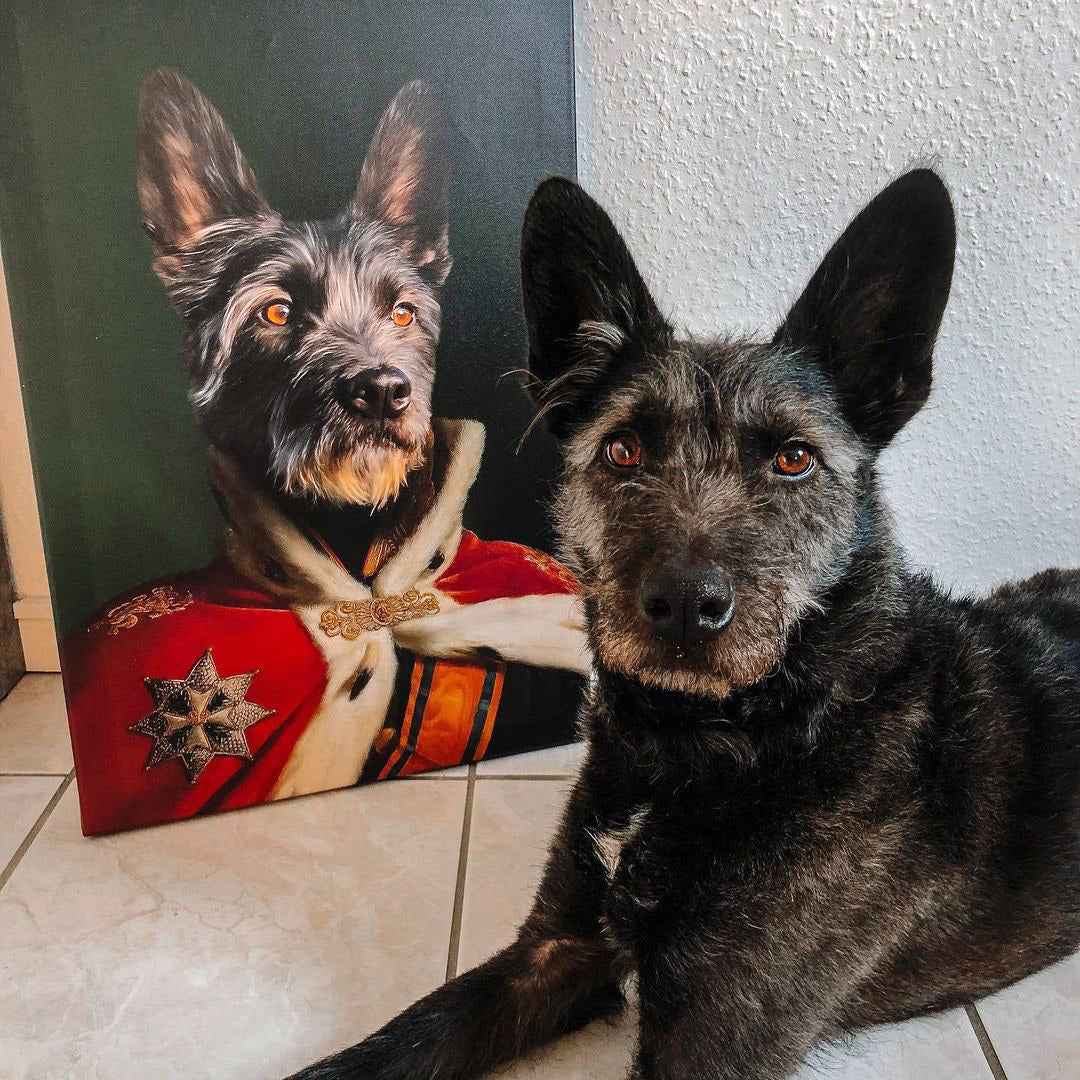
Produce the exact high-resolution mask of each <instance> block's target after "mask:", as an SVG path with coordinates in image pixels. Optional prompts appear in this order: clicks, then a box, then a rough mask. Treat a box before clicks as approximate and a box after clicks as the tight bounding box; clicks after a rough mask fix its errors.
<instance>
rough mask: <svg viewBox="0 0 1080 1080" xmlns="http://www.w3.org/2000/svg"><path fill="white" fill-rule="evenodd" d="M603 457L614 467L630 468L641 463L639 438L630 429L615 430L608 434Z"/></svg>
mask: <svg viewBox="0 0 1080 1080" xmlns="http://www.w3.org/2000/svg"><path fill="white" fill-rule="evenodd" d="M604 457H605V458H606V459H607V462H608V464H609V465H614V466H615V468H616V469H632V468H633V467H634V466H635V465H639V464H640V463H641V440H640V439H639V438H638V437H637V436H636V435H635V434H634V433H633V432H632V431H617V432H616V433H615V434H614V435H609V436H608V441H607V442H606V443H605V444H604Z"/></svg>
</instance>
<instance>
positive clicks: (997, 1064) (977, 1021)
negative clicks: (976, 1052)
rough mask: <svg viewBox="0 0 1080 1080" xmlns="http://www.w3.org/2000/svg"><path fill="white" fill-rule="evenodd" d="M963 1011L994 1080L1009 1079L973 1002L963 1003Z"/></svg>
mask: <svg viewBox="0 0 1080 1080" xmlns="http://www.w3.org/2000/svg"><path fill="white" fill-rule="evenodd" d="M964 1012H966V1013H967V1018H968V1020H969V1021H970V1022H971V1026H972V1027H973V1028H974V1029H975V1038H976V1039H978V1040H979V1046H980V1047H982V1052H983V1057H985V1058H986V1064H987V1065H989V1066H990V1071H991V1072H992V1073H993V1074H994V1080H1009V1078H1008V1076H1006V1074H1005V1069H1004V1068H1003V1067H1002V1065H1001V1058H999V1057H998V1056H997V1051H996V1050H995V1049H994V1044H993V1043H992V1042H991V1041H990V1033H989V1032H988V1031H987V1030H986V1025H985V1024H984V1023H983V1020H982V1017H981V1016H980V1015H979V1010H978V1009H977V1008H976V1007H975V1004H974V1002H972V1003H971V1004H970V1005H965V1006H964Z"/></svg>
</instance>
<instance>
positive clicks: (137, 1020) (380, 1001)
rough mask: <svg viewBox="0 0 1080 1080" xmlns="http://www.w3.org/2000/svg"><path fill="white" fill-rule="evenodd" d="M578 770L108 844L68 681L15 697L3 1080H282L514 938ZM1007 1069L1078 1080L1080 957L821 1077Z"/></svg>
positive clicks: (379, 788) (845, 1060) (469, 775)
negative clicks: (82, 794)
mask: <svg viewBox="0 0 1080 1080" xmlns="http://www.w3.org/2000/svg"><path fill="white" fill-rule="evenodd" d="M579 759H580V751H579V750H577V749H575V748H565V749H560V750H553V751H545V752H543V753H540V754H529V755H522V756H521V757H518V758H509V759H504V760H502V761H498V762H488V763H484V764H482V765H480V766H478V767H477V768H475V769H472V770H469V769H458V770H451V771H450V772H448V773H444V774H440V775H439V776H438V777H434V778H430V779H429V778H423V779H415V780H404V781H397V782H393V783H388V784H381V785H376V786H374V787H368V788H362V789H361V788H357V789H352V790H349V791H342V792H336V793H332V794H327V795H319V796H312V797H310V798H306V799H297V800H293V801H291V802H287V803H280V804H277V805H272V806H265V807H259V808H256V809H253V810H247V811H241V812H238V813H233V814H226V815H222V816H219V817H213V818H206V819H202V820H199V821H191V822H185V823H182V824H177V825H169V826H164V827H161V828H157V829H146V830H143V831H141V832H135V833H127V834H124V835H122V836H116V837H106V838H100V839H95V840H86V839H84V838H83V837H82V836H81V835H80V833H79V827H78V814H77V799H76V791H75V786H74V782H73V779H72V773H71V768H72V763H71V754H70V751H69V749H68V747H67V741H66V733H65V726H64V716H63V704H62V697H61V693H60V686H59V680H58V679H57V678H55V677H52V676H30V677H28V678H26V679H24V680H23V681H22V682H21V683H20V684H19V686H18V687H17V688H16V689H15V690H14V691H13V693H12V694H11V695H10V696H9V697H8V699H7V700H6V701H4V702H3V703H0V868H2V869H0V1077H3V1078H5V1080H6V1078H9V1077H10V1078H16V1077H18V1078H24V1077H25V1078H33V1080H46V1078H49V1080H51V1078H63V1080H67V1078H78V1080H82V1078H93V1080H97V1078H108V1080H145V1078H147V1077H153V1078H154V1080H167V1078H172V1077H177V1078H179V1077H183V1078H185V1080H199V1078H203V1077H213V1078H218V1077H220V1078H229V1080H233V1078H243V1080H264V1078H265V1080H273V1078H275V1077H280V1076H282V1075H284V1074H285V1073H287V1072H289V1071H290V1070H292V1069H293V1068H295V1067H297V1066H299V1065H301V1064H303V1063H305V1062H307V1061H309V1060H310V1059H312V1058H314V1057H317V1056H319V1055H321V1054H322V1053H324V1052H326V1051H327V1050H330V1049H332V1048H334V1047H336V1046H338V1045H341V1044H344V1043H345V1042H349V1041H352V1040H354V1039H356V1038H358V1037H359V1036H361V1035H363V1034H364V1033H365V1032H367V1031H370V1030H372V1029H373V1028H374V1027H376V1026H378V1025H379V1024H380V1023H382V1022H383V1021H384V1020H386V1019H388V1018H389V1017H390V1016H392V1015H393V1014H394V1013H395V1012H397V1011H398V1010H399V1009H400V1008H402V1007H403V1006H404V1005H406V1004H408V1003H409V1002H410V1001H412V1000H413V999H414V998H416V997H418V996H419V995H421V994H423V993H424V992H426V991H427V990H430V989H431V988H432V987H434V986H436V985H438V984H439V983H440V982H441V981H442V980H443V979H445V978H446V976H447V973H448V972H449V973H453V972H455V971H459V970H463V969H464V968H466V967H468V966H470V965H472V964H474V963H476V962H477V961H479V960H481V959H483V958H484V957H485V956H486V955H488V954H489V953H490V952H492V951H493V950H494V949H496V948H498V947H499V946H500V945H502V944H503V943H505V942H506V941H507V940H509V938H510V937H511V935H512V934H513V932H514V928H515V926H516V925H517V923H518V921H519V920H520V919H521V918H522V916H523V915H524V913H525V911H526V909H527V907H528V904H529V899H530V896H531V893H532V890H533V888H534V886H535V883H536V880H537V877H538V875H539V872H540V868H541V866H542V863H543V858H544V848H545V845H546V843H547V840H548V837H549V836H550V834H551V832H552V830H553V829H554V827H555V823H556V820H557V818H558V815H559V812H560V809H561V807H562V804H563V802H564V800H565V797H566V792H567V790H568V786H569V783H570V780H571V777H572V774H573V771H574V769H575V767H576V765H577V762H578V760H579ZM980 1017H981V1020H980ZM973 1025H974V1026H973ZM983 1025H985V1028H984V1027H983ZM632 1027H633V1023H632V1019H628V1020H626V1021H623V1022H621V1023H619V1024H616V1025H608V1024H597V1025H594V1026H593V1027H591V1028H589V1029H587V1030H585V1031H583V1032H581V1033H579V1034H578V1035H576V1036H574V1037H572V1038H569V1039H566V1040H564V1041H563V1042H561V1043H559V1044H558V1045H556V1046H555V1047H553V1048H552V1049H550V1050H549V1051H547V1052H546V1053H544V1054H540V1055H537V1056H536V1057H535V1058H533V1059H531V1060H529V1061H526V1062H521V1063H518V1064H517V1065H515V1066H512V1067H510V1068H507V1069H504V1070H503V1071H502V1072H501V1073H500V1074H499V1075H500V1077H502V1078H503V1080H609V1078H610V1080H619V1078H622V1077H624V1076H625V1071H626V1065H627V1062H628V1060H629V1057H630V1053H631V1048H632V1044H633V1031H632ZM976 1027H977V1028H978V1034H976ZM1002 1077H1007V1078H1008V1080H1075V1078H1080V960H1074V961H1071V962H1068V963H1065V964H1062V965H1059V966H1058V967H1056V968H1054V969H1052V970H1050V971H1047V972H1044V973H1043V974H1041V975H1039V976H1036V977H1035V978H1032V979H1029V980H1027V981H1026V982H1025V983H1022V984H1020V985H1019V986H1017V987H1015V988H1013V989H1011V990H1008V991H1005V992H1004V993H1002V994H999V995H997V996H996V997H994V998H992V999H990V1000H988V1001H984V1002H981V1003H980V1004H979V1007H978V1013H975V1012H974V1011H973V1010H972V1011H969V1012H968V1013H965V1012H964V1011H962V1010H959V1011H957V1012H954V1013H951V1014H948V1015H945V1016H941V1017H937V1018H935V1019H932V1020H925V1021H916V1022H913V1023H909V1024H904V1025H900V1026H897V1027H892V1028H885V1029H879V1030H876V1031H873V1032H870V1033H868V1034H866V1035H864V1036H862V1037H860V1038H859V1039H858V1040H856V1041H855V1042H854V1043H853V1044H852V1045H850V1046H846V1047H841V1048H835V1047H834V1048H830V1049H829V1050H828V1051H824V1052H821V1053H818V1054H816V1055H815V1056H814V1057H813V1059H812V1060H811V1061H809V1062H808V1063H807V1064H806V1066H805V1067H804V1069H803V1070H802V1072H801V1073H800V1074H799V1080H816V1078H824V1080H968V1078H970V1080H994V1078H997V1080H1001V1078H1002ZM417 1080H422V1078H417Z"/></svg>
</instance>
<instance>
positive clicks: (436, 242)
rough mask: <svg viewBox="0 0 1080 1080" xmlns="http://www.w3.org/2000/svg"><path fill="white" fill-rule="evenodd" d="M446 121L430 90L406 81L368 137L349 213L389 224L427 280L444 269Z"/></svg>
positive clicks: (438, 278)
mask: <svg viewBox="0 0 1080 1080" xmlns="http://www.w3.org/2000/svg"><path fill="white" fill-rule="evenodd" d="M448 129H449V121H448V119H447V115H446V110H445V109H444V108H443V105H442V103H441V102H440V101H439V99H438V97H437V96H436V94H435V91H434V90H433V89H432V88H431V87H430V86H429V85H428V84H427V83H426V82H424V81H423V79H415V80H414V81H413V82H411V83H407V84H406V85H405V86H403V87H402V88H401V89H400V90H399V91H398V93H397V96H396V97H395V98H394V100H393V101H391V102H390V104H389V105H387V106H386V110H385V111H384V112H383V114H382V118H381V119H380V120H379V126H378V127H377V128H376V129H375V134H374V136H373V137H372V139H371V145H370V146H369V147H368V152H367V155H366V156H365V158H364V167H363V169H362V170H361V171H360V182H359V184H357V187H356V196H355V199H354V202H353V213H354V214H356V216H357V217H375V218H378V219H379V220H381V221H385V222H386V223H387V224H388V225H392V226H393V227H394V228H395V229H396V230H398V234H399V235H400V237H401V240H402V242H403V244H404V246H405V249H406V251H407V252H408V255H409V258H410V259H411V260H412V262H413V263H414V264H415V265H416V266H417V268H418V269H419V270H420V272H421V273H422V274H423V275H424V277H426V278H427V279H428V280H429V281H431V282H432V283H433V284H436V285H441V284H442V283H443V282H444V281H445V280H446V275H447V274H449V273H450V267H451V259H450V244H449V230H450V225H449V218H450V147H449V142H448V138H447V136H448Z"/></svg>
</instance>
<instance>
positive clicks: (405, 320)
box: [390, 304, 416, 326]
mask: <svg viewBox="0 0 1080 1080" xmlns="http://www.w3.org/2000/svg"><path fill="white" fill-rule="evenodd" d="M390 318H391V319H393V320H394V325H395V326H411V325H412V321H413V319H415V318H416V308H414V307H413V306H412V304H395V305H394V310H393V311H391V312H390Z"/></svg>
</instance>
